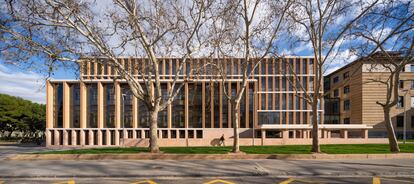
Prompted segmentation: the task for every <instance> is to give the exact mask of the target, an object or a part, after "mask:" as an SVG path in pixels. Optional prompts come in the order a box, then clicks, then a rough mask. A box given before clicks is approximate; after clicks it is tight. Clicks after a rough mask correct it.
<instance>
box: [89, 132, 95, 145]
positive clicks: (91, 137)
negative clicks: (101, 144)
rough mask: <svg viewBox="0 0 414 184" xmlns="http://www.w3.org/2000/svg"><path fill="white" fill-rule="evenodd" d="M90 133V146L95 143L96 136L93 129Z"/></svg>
mask: <svg viewBox="0 0 414 184" xmlns="http://www.w3.org/2000/svg"><path fill="white" fill-rule="evenodd" d="M88 133H89V140H88V143H89V145H90V146H92V145H94V138H95V136H94V133H93V130H89V131H88Z"/></svg>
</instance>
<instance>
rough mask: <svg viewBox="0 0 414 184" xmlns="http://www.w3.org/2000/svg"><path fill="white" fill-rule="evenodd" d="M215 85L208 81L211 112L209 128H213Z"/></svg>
mask: <svg viewBox="0 0 414 184" xmlns="http://www.w3.org/2000/svg"><path fill="white" fill-rule="evenodd" d="M215 87H216V86H215V85H214V83H213V82H211V83H210V112H211V116H210V118H211V120H210V122H211V128H214V92H215V89H214V88H215Z"/></svg>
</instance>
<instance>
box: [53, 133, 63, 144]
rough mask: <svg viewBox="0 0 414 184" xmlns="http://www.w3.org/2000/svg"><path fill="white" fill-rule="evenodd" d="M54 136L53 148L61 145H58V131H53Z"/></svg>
mask: <svg viewBox="0 0 414 184" xmlns="http://www.w3.org/2000/svg"><path fill="white" fill-rule="evenodd" d="M53 133H54V134H55V140H54V141H55V143H54V145H55V146H60V145H61V144H60V132H59V130H54V132H53Z"/></svg>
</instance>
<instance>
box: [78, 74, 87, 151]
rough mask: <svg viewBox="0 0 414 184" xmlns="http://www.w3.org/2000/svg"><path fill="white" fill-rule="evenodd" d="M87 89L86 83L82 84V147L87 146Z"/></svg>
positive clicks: (80, 140)
mask: <svg viewBox="0 0 414 184" xmlns="http://www.w3.org/2000/svg"><path fill="white" fill-rule="evenodd" d="M86 97H87V88H86V84H85V83H84V82H81V83H80V131H79V134H80V135H79V142H80V145H81V146H83V145H85V131H84V128H86V121H87V113H88V109H87V99H86Z"/></svg>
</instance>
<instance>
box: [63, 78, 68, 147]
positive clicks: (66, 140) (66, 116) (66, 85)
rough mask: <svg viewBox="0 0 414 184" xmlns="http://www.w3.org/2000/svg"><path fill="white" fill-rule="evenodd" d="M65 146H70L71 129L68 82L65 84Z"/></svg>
mask: <svg viewBox="0 0 414 184" xmlns="http://www.w3.org/2000/svg"><path fill="white" fill-rule="evenodd" d="M63 128H64V129H63V131H62V133H63V143H62V144H63V146H67V145H68V140H69V137H68V132H67V131H66V130H67V129H68V128H70V87H69V84H68V83H67V82H64V83H63Z"/></svg>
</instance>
